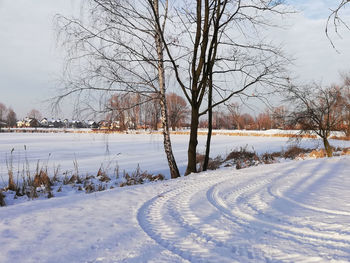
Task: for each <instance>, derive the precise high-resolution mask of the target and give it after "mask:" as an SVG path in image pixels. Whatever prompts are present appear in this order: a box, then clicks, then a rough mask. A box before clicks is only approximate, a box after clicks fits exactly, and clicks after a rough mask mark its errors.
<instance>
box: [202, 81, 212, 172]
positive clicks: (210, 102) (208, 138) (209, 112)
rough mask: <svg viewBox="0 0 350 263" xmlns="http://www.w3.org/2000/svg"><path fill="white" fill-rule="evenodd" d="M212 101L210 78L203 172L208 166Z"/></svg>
mask: <svg viewBox="0 0 350 263" xmlns="http://www.w3.org/2000/svg"><path fill="white" fill-rule="evenodd" d="M212 101H213V82H212V79H211V78H210V80H209V91H208V135H207V145H206V149H205V157H204V163H203V171H206V170H208V164H209V155H210V144H211V135H212V132H213V109H212Z"/></svg>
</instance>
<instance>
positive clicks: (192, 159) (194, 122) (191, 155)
mask: <svg viewBox="0 0 350 263" xmlns="http://www.w3.org/2000/svg"><path fill="white" fill-rule="evenodd" d="M198 123H199V108H198V106H196V105H193V106H192V114H191V131H190V141H189V144H188V152H187V154H188V163H187V168H186V173H185V175H189V174H190V173H196V172H197V167H196V165H197V158H196V155H197V145H198V140H197V137H198Z"/></svg>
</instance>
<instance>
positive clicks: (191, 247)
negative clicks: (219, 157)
mask: <svg viewBox="0 0 350 263" xmlns="http://www.w3.org/2000/svg"><path fill="white" fill-rule="evenodd" d="M346 161H347V160H346V159H345V160H342V159H339V160H338V161H337V162H335V163H334V165H333V166H332V165H330V166H329V165H328V166H327V167H331V169H328V170H325V169H322V162H308V161H306V162H291V163H288V164H284V165H269V166H260V167H256V168H253V169H247V170H240V171H239V172H238V171H235V170H226V171H220V172H216V173H208V174H205V175H198V176H196V175H194V176H191V177H189V178H185V179H184V180H182V181H181V183H179V184H176V187H175V188H173V189H171V190H167V191H164V192H162V193H161V194H159V195H157V196H155V197H154V198H152V199H150V200H148V201H147V202H145V203H144V204H143V205H142V207H141V208H140V209H139V211H138V215H137V219H138V222H139V225H140V226H141V228H142V229H143V230H144V232H146V234H147V235H148V236H149V237H151V238H152V239H153V240H154V241H155V242H157V243H158V244H159V245H161V246H162V247H164V248H166V249H167V250H169V251H170V252H171V253H173V254H176V255H178V256H180V258H182V259H183V261H190V262H329V261H332V262H348V261H350V219H349V215H350V207H349V206H348V204H349V201H350V197H349V196H345V197H344V198H343V199H342V197H339V198H337V196H335V195H334V193H335V192H337V191H338V192H340V191H342V192H345V193H346V189H349V188H350V179H348V177H349V176H346V175H347V174H348V175H350V170H349V165H346ZM325 189H327V191H326V190H325ZM332 198H335V200H336V202H337V205H336V206H335V205H334V202H332V201H330V199H332ZM339 202H344V203H339Z"/></svg>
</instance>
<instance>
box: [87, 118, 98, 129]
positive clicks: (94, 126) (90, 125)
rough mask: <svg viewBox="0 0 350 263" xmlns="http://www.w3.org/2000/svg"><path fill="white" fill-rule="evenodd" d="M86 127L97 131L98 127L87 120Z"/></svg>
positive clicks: (95, 123)
mask: <svg viewBox="0 0 350 263" xmlns="http://www.w3.org/2000/svg"><path fill="white" fill-rule="evenodd" d="M87 125H88V128H91V129H97V128H98V127H99V126H98V123H97V122H95V121H93V120H88V122H87Z"/></svg>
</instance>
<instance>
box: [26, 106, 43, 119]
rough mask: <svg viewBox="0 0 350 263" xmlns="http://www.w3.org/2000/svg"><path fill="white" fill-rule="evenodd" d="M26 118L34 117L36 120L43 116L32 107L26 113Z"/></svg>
mask: <svg viewBox="0 0 350 263" xmlns="http://www.w3.org/2000/svg"><path fill="white" fill-rule="evenodd" d="M27 117H28V118H32V119H36V120H41V119H42V118H43V116H42V114H41V113H40V111H38V110H37V109H32V110H31V111H30V112H29V113H28V114H27Z"/></svg>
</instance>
